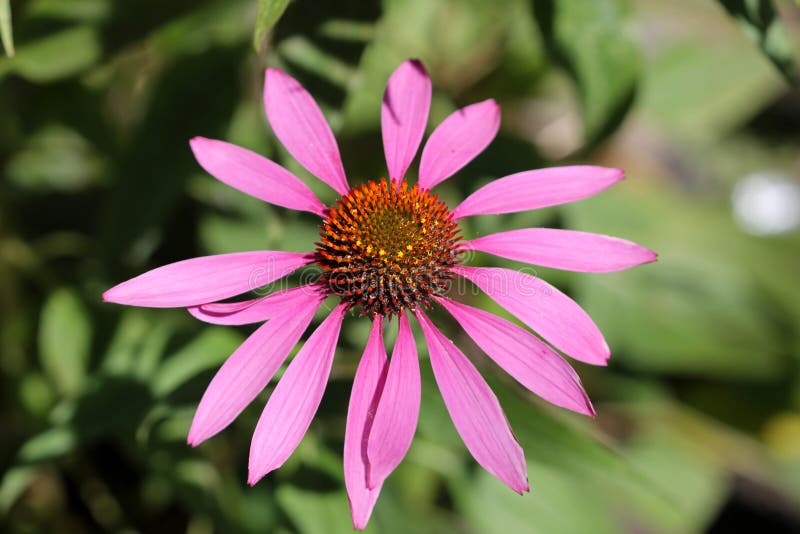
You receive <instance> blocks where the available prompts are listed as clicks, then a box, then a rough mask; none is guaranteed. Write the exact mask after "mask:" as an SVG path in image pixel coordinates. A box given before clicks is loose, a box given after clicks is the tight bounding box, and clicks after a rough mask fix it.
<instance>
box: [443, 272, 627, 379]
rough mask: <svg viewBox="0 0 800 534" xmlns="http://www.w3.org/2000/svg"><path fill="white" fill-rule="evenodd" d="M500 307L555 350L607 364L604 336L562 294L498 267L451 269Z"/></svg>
mask: <svg viewBox="0 0 800 534" xmlns="http://www.w3.org/2000/svg"><path fill="white" fill-rule="evenodd" d="M453 272H455V274H457V275H458V276H462V277H464V278H466V279H467V280H470V281H471V282H472V283H473V284H475V285H476V286H478V287H479V288H481V290H482V291H483V292H484V293H486V294H487V295H489V296H490V297H492V299H494V301H495V302H497V303H498V304H499V305H500V306H502V307H504V308H505V309H507V310H508V311H509V312H511V313H512V314H514V315H516V316H517V317H518V318H519V320H520V321H522V322H523V323H525V324H526V325H528V327H530V328H531V329H532V330H533V331H534V332H537V333H538V334H539V335H541V336H542V337H543V338H545V339H546V340H547V341H549V342H550V343H551V344H552V345H554V346H555V347H556V348H557V349H559V350H561V351H563V352H565V353H566V354H568V355H569V356H572V357H573V358H575V359H576V360H581V361H583V362H586V363H589V364H592V365H606V361H607V360H608V359H609V358H610V357H611V351H610V350H609V348H608V344H607V343H606V340H605V339H604V338H603V334H601V333H600V330H599V329H598V328H597V325H595V324H594V321H592V319H591V318H590V317H589V315H588V314H587V313H586V312H585V311H583V309H582V308H581V307H580V306H578V304H577V303H576V302H575V301H574V300H572V299H571V298H569V297H568V296H566V295H565V294H564V293H562V292H561V291H559V290H558V289H556V288H555V287H553V286H551V285H550V284H548V283H547V282H545V281H544V280H541V279H540V278H537V277H535V276H532V275H530V274H526V273H522V272H519V271H513V270H511V269H503V268H500V267H466V266H463V265H460V266H456V267H453Z"/></svg>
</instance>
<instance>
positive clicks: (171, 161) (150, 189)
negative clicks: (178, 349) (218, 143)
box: [99, 47, 240, 265]
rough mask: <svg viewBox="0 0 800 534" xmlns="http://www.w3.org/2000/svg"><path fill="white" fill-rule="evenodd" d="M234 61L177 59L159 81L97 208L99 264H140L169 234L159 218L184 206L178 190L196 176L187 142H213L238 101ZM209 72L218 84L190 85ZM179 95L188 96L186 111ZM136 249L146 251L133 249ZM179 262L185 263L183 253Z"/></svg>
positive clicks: (226, 51) (225, 56)
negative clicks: (206, 138)
mask: <svg viewBox="0 0 800 534" xmlns="http://www.w3.org/2000/svg"><path fill="white" fill-rule="evenodd" d="M239 61H240V49H239V48H236V47H234V48H226V47H218V48H215V49H213V50H210V51H208V52H207V53H205V54H202V55H197V56H194V55H187V56H183V57H181V58H180V59H179V60H177V61H176V62H175V63H173V64H171V65H170V67H169V68H168V69H166V70H165V71H164V73H163V74H162V75H161V76H160V77H159V80H158V83H157V85H156V87H154V89H153V93H152V95H151V97H150V99H149V107H148V109H147V114H146V115H145V117H144V118H143V120H142V121H141V123H140V124H139V125H138V127H137V129H136V132H135V133H134V135H133V139H132V140H131V141H130V142H129V143H127V144H126V146H125V150H124V152H123V154H121V155H120V156H119V158H118V160H117V163H118V167H117V169H118V173H119V175H118V176H115V182H114V187H113V188H112V189H111V190H110V192H109V193H110V194H109V195H108V196H107V197H106V199H105V202H104V203H103V206H102V212H101V217H100V219H101V222H100V225H99V233H100V242H101V243H100V244H101V250H102V254H103V256H104V259H105V261H106V262H107V264H110V265H113V264H114V263H115V262H126V261H127V262H132V263H136V264H141V263H143V262H144V261H145V260H146V259H147V258H148V256H149V254H150V253H151V252H152V248H151V246H153V245H157V244H158V243H159V240H160V237H161V233H162V232H167V231H172V232H176V231H177V230H176V229H173V227H172V226H171V225H165V224H164V218H165V217H167V216H168V215H169V214H170V213H171V210H172V209H174V208H175V205H176V204H178V203H179V202H183V201H185V185H186V182H187V181H188V178H189V176H191V175H193V174H194V173H196V172H197V169H198V166H197V163H196V162H195V161H194V160H193V158H192V153H191V150H190V149H189V146H188V140H189V139H191V138H192V137H193V136H195V135H198V134H203V135H208V136H210V137H214V136H215V134H214V132H217V131H219V129H220V128H221V126H222V125H224V124H227V123H228V121H229V120H230V116H231V112H232V110H233V109H234V103H235V102H236V101H237V100H238V96H239V86H238V84H237V83H236V82H235V80H236V79H237V78H236V72H237V70H238V67H239ZM210 71H213V72H214V73H215V74H214V75H215V76H219V77H221V78H223V79H225V80H226V83H224V84H221V85H211V84H199V85H198V83H197V80H199V79H203V77H205V76H207V75H208V72H210ZM186 95H192V99H191V105H186V98H187V97H186ZM198 110H202V113H200V112H199V111H198ZM154 132H158V135H155V134H154ZM167 155H169V157H167ZM148 241H150V243H147V242H148ZM142 243H145V244H147V245H150V246H147V247H137V245H141V244H142ZM187 248H188V247H187ZM183 254H184V257H186V256H189V255H193V254H191V250H185V251H184V252H183Z"/></svg>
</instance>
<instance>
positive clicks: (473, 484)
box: [451, 462, 621, 534]
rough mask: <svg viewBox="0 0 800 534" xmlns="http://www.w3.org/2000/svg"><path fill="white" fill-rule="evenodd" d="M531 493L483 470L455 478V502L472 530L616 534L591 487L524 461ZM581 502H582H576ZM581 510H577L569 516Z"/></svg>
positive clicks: (483, 531) (614, 526)
mask: <svg viewBox="0 0 800 534" xmlns="http://www.w3.org/2000/svg"><path fill="white" fill-rule="evenodd" d="M528 477H529V479H530V481H531V493H529V494H528V493H526V494H524V495H516V494H514V492H512V491H511V490H509V489H508V488H507V487H506V486H505V485H503V483H502V482H500V481H498V480H497V479H496V478H494V477H493V476H492V475H490V474H489V473H487V472H486V471H484V470H479V471H478V472H477V473H476V476H475V477H474V479H468V480H464V481H459V480H453V481H452V484H451V487H452V489H453V493H454V494H455V496H456V504H457V506H458V508H459V510H460V511H461V513H462V514H464V516H465V518H466V519H467V520H468V521H469V522H470V524H471V525H473V526H474V527H475V532H479V533H486V534H490V533H494V532H530V533H531V534H573V533H579V532H591V533H593V534H595V533H597V534H615V533H619V532H621V530H620V528H619V525H617V524H616V521H614V518H613V514H612V513H611V510H609V509H608V508H607V507H606V506H605V503H604V502H603V500H602V499H599V498H598V496H597V494H596V493H595V488H593V487H592V485H591V484H586V483H585V482H581V481H579V480H578V479H576V478H575V477H572V476H570V475H569V474H566V473H564V472H563V471H559V470H557V469H553V468H552V467H549V466H545V465H541V464H537V463H532V462H528ZM578 503H580V504H578ZM576 507H579V509H580V511H579V512H575V513H570V512H569V510H573V509H575V508H576Z"/></svg>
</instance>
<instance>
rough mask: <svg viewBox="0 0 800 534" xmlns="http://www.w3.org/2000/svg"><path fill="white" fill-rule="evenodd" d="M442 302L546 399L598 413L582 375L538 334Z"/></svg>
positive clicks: (473, 335) (488, 351) (472, 334)
mask: <svg viewBox="0 0 800 534" xmlns="http://www.w3.org/2000/svg"><path fill="white" fill-rule="evenodd" d="M436 300H437V301H438V302H439V304H441V305H442V306H444V307H445V309H447V311H449V312H450V314H451V315H452V316H453V317H455V319H456V321H458V323H459V324H460V325H461V327H462V328H463V329H464V331H465V332H466V333H467V334H469V337H471V338H472V339H473V341H475V343H476V344H477V345H478V346H479V347H480V348H481V349H482V350H483V352H485V353H486V354H487V355H488V356H489V357H490V358H491V359H492V360H494V361H495V362H496V363H497V365H499V366H500V367H502V368H503V370H505V371H506V372H507V373H508V374H510V375H511V376H512V377H514V379H515V380H516V381H517V382H519V383H520V384H522V385H523V386H525V387H526V388H528V389H529V390H531V391H532V392H533V393H535V394H537V395H539V396H540V397H542V398H543V399H544V400H546V401H548V402H551V403H553V404H555V405H556V406H561V407H563V408H567V409H568V410H573V411H575V412H578V413H582V414H585V415H594V408H592V403H591V401H590V400H589V396H588V395H586V391H584V389H583V386H582V385H581V380H580V378H578V374H577V373H576V372H575V371H574V370H573V369H572V367H570V365H569V364H568V363H567V362H566V360H564V358H562V357H561V356H559V355H558V354H557V353H556V352H555V351H554V350H553V349H551V348H550V347H548V346H547V344H546V343H542V342H541V341H540V340H539V339H538V338H537V337H536V336H534V335H533V334H531V333H530V332H528V331H527V330H525V329H524V328H521V327H519V326H517V325H516V324H514V323H512V322H511V321H507V320H506V319H503V318H502V317H498V316H496V315H493V314H491V313H489V312H487V311H483V310H480V309H478V308H473V307H472V306H467V305H466V304H462V303H460V302H455V301H453V300H450V299H446V298H443V297H437V299H436Z"/></svg>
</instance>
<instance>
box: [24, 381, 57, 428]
mask: <svg viewBox="0 0 800 534" xmlns="http://www.w3.org/2000/svg"><path fill="white" fill-rule="evenodd" d="M19 398H20V401H21V402H22V404H23V405H24V406H25V409H26V410H28V411H29V412H30V413H32V414H34V415H37V416H39V417H41V418H44V417H45V416H46V415H47V412H48V411H49V410H50V408H51V407H52V404H53V401H54V395H53V389H52V386H51V385H50V383H49V382H48V381H47V380H46V379H45V377H44V376H43V375H41V374H40V373H27V374H26V375H25V376H24V377H23V379H22V380H21V381H20V384H19Z"/></svg>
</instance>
